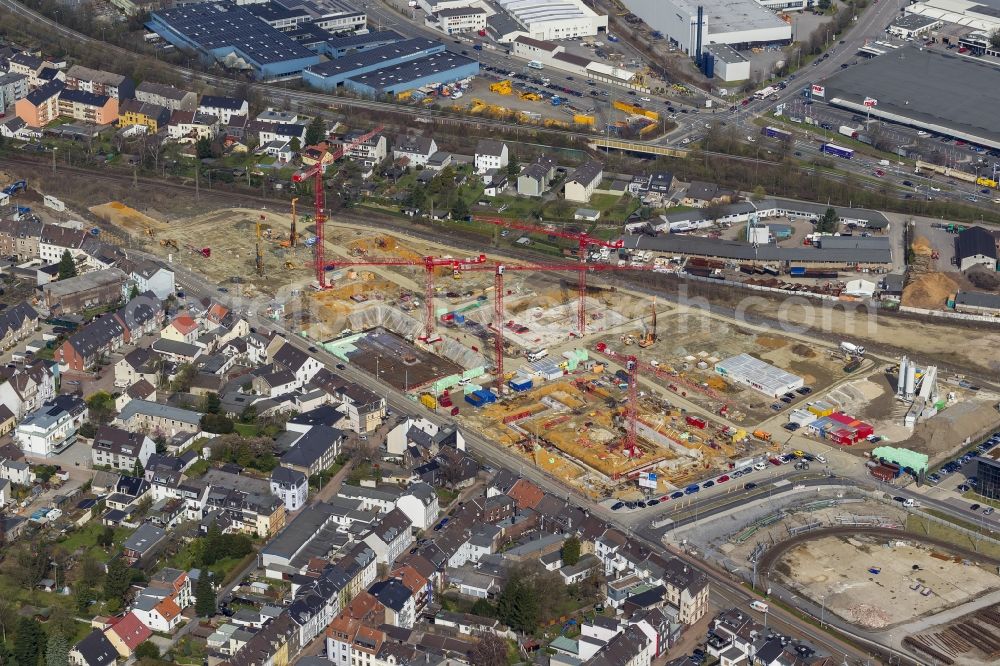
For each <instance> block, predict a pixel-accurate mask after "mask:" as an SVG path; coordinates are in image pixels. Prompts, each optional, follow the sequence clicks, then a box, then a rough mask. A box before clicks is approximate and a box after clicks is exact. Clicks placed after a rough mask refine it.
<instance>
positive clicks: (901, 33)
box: [886, 14, 944, 39]
mask: <svg viewBox="0 0 1000 666" xmlns="http://www.w3.org/2000/svg"><path fill="white" fill-rule="evenodd" d="M942 25H944V22H943V21H941V20H939V19H936V18H933V17H931V16H921V15H920V14H904V15H903V16H900V17H899V18H898V19H896V20H895V21H893V22H892V24H891V25H890V26H889V27H888V28H886V31H887V32H888V33H889V34H890V35H893V36H895V37H899V38H900V39H913V38H915V37H921V36H923V35H926V34H927V33H929V32H930V31H931V30H935V29H937V28H940V27H941V26H942Z"/></svg>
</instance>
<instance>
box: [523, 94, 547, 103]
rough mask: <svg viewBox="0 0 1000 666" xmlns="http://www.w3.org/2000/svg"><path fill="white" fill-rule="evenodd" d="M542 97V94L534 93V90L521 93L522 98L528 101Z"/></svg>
mask: <svg viewBox="0 0 1000 666" xmlns="http://www.w3.org/2000/svg"><path fill="white" fill-rule="evenodd" d="M541 98H542V96H541V95H539V94H538V93H533V92H522V93H521V99H523V100H526V101H528V102H537V101H538V100H540V99H541Z"/></svg>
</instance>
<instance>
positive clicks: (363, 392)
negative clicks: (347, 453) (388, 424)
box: [312, 368, 386, 434]
mask: <svg viewBox="0 0 1000 666" xmlns="http://www.w3.org/2000/svg"><path fill="white" fill-rule="evenodd" d="M312 385H313V386H317V387H319V388H320V389H321V390H322V391H324V392H325V393H326V394H327V395H329V396H330V400H331V401H332V402H333V403H334V404H335V405H336V408H337V411H339V412H341V413H342V414H344V415H345V416H346V417H347V418H346V420H345V425H347V426H348V427H349V428H350V429H351V430H353V431H354V432H356V433H359V434H367V433H370V432H373V431H374V430H375V429H376V428H378V427H379V426H380V425H382V422H383V421H384V420H385V416H386V404H385V398H384V397H383V396H380V395H378V394H377V393H375V392H374V391H370V390H368V389H367V388H365V387H363V386H361V385H359V384H355V383H353V382H349V381H347V380H345V379H343V378H341V377H339V376H338V375H335V374H334V373H332V372H330V371H329V370H327V369H326V368H323V369H321V370H320V371H319V372H318V373H317V374H316V375H315V376H314V378H313V380H312Z"/></svg>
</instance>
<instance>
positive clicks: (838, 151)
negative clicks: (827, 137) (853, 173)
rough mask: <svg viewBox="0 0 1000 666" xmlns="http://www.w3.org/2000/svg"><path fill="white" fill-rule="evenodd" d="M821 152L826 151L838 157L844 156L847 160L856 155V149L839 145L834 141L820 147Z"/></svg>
mask: <svg viewBox="0 0 1000 666" xmlns="http://www.w3.org/2000/svg"><path fill="white" fill-rule="evenodd" d="M819 150H820V152H821V153H826V154H827V155H834V156H836V157H842V158H844V159H845V160H849V159H851V158H852V157H854V151H853V150H852V149H850V148H844V147H843V146H838V145H836V144H833V143H824V144H823V145H822V146H820V147H819Z"/></svg>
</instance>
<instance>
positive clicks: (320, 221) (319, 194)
mask: <svg viewBox="0 0 1000 666" xmlns="http://www.w3.org/2000/svg"><path fill="white" fill-rule="evenodd" d="M381 131H382V126H381V125H379V126H378V127H376V128H375V129H373V130H372V131H370V132H366V133H365V134H362V135H360V136H357V137H354V138H353V139H351V140H349V141H345V142H344V143H343V144H341V145H340V146H337V147H336V148H335V149H334V150H332V151H331V150H327V149H325V148H324V149H323V150H322V151H321V152H320V155H319V159H318V160H316V164H314V165H312V166H311V167H309V168H308V169H303V170H302V171H297V172H296V173H295V174H293V175H292V181H293V182H296V183H301V182H304V181H307V180H309V179H310V178H312V179H313V190H314V192H313V195H314V198H315V204H314V205H315V208H316V262H315V265H316V282H317V284H318V285H319V288H320V289H326V287H327V284H326V265H325V261H324V259H323V255H324V252H325V248H324V237H325V233H324V232H325V227H326V192H324V190H323V174H324V173H326V167H327V165H328V164H331V163H333V162H336V161H337V160H339V159H340V158H341V157H343V156H344V154H345V153H347V152H348V151H349V150H351V149H352V148H354V147H355V146H358V145H361V144H362V143H365V142H366V141H368V140H370V139H371V138H372V137H374V136H375V135H376V134H379V133H380V132H381Z"/></svg>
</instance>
